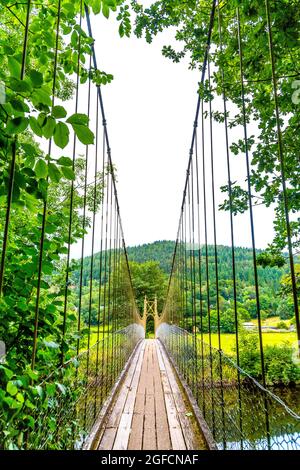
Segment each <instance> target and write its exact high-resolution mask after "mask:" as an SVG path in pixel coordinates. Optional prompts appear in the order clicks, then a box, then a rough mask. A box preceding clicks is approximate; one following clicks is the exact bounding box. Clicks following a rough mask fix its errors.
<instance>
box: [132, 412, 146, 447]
mask: <svg viewBox="0 0 300 470" xmlns="http://www.w3.org/2000/svg"><path fill="white" fill-rule="evenodd" d="M143 430H144V413H142V414H140V413H134V415H133V418H132V428H131V432H130V436H129V442H128V450H142V446H143Z"/></svg>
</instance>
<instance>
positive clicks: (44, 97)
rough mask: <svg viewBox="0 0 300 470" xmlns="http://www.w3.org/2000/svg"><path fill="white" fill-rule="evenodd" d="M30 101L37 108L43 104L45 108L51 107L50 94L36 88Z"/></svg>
mask: <svg viewBox="0 0 300 470" xmlns="http://www.w3.org/2000/svg"><path fill="white" fill-rule="evenodd" d="M31 99H32V103H33V105H34V106H38V105H39V104H44V105H46V106H51V105H52V100H51V96H50V94H49V93H47V91H45V90H42V89H41V88H38V89H37V90H35V91H34V92H33V93H32V95H31Z"/></svg>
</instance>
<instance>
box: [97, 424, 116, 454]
mask: <svg viewBox="0 0 300 470" xmlns="http://www.w3.org/2000/svg"><path fill="white" fill-rule="evenodd" d="M115 435H116V429H115V428H106V429H105V431H104V434H103V436H102V439H101V442H100V444H99V447H98V450H112V447H113V443H114V440H115Z"/></svg>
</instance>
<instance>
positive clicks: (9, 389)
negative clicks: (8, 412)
mask: <svg viewBox="0 0 300 470" xmlns="http://www.w3.org/2000/svg"><path fill="white" fill-rule="evenodd" d="M6 391H7V392H8V393H9V394H10V395H11V396H12V397H13V396H14V395H16V394H17V393H18V388H17V387H16V386H15V384H14V383H13V382H11V381H10V382H8V383H7V385H6Z"/></svg>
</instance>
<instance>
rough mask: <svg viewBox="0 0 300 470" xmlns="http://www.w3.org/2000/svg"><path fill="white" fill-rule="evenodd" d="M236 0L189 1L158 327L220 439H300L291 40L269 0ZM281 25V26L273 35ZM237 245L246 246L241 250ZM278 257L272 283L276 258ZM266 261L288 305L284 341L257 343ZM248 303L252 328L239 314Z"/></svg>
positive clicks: (292, 444)
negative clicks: (185, 106) (264, 244)
mask: <svg viewBox="0 0 300 470" xmlns="http://www.w3.org/2000/svg"><path fill="white" fill-rule="evenodd" d="M238 3H239V6H238V7H237V5H236V2H230V1H229V2H217V1H215V0H213V1H212V2H211V9H210V15H207V12H206V14H205V13H204V9H203V11H202V10H201V7H199V11H198V12H197V15H199V18H200V19H199V18H198V21H199V24H200V23H201V29H199V31H200V30H201V32H202V33H201V34H202V37H200V33H199V38H198V36H197V41H198V48H197V51H198V54H200V52H202V54H203V56H202V57H203V62H202V63H201V66H200V83H199V92H198V99H197V107H196V115H195V120H194V123H193V131H192V140H191V146H190V149H189V157H188V166H187V172H186V180H185V185H184V191H183V198H182V205H181V209H180V217H179V224H178V232H177V238H176V245H175V250H174V256H173V263H172V272H171V276H170V280H169V287H168V294H167V298H166V302H165V306H164V310H163V313H162V317H161V319H160V322H161V323H162V324H161V326H160V327H159V328H158V332H157V334H158V337H159V338H160V339H161V341H162V342H163V343H164V345H165V346H166V348H167V350H168V351H169V352H170V354H171V356H172V357H173V359H174V362H175V364H176V365H177V367H178V369H179V371H180V372H181V373H182V375H183V377H184V379H185V380H186V382H187V383H188V384H189V386H190V387H191V389H192V391H193V394H194V397H195V398H196V399H197V401H198V405H199V408H200V410H201V411H202V413H203V415H204V416H205V419H206V421H207V424H208V426H209V428H210V430H211V432H212V434H213V435H214V437H215V439H216V441H217V443H218V445H219V446H220V447H221V448H226V449H229V448H245V449H248V448H249V449H250V448H264V449H272V448H296V447H297V448H299V445H300V443H299V416H298V415H299V411H298V410H299V408H298V400H299V399H297V398H296V394H297V392H293V388H292V385H295V384H297V383H298V384H299V380H300V368H299V366H300V362H299V346H300V324H299V288H298V287H297V286H298V274H297V272H298V269H299V251H298V244H299V239H298V235H299V233H297V228H298V232H299V221H298V222H297V221H296V217H295V216H294V214H295V213H296V212H297V210H298V209H299V207H298V209H297V207H296V205H295V204H294V200H295V198H296V199H297V198H298V196H299V191H298V189H297V187H296V186H297V185H295V179H294V175H295V174H297V172H298V170H299V158H298V156H297V152H295V151H293V150H292V149H291V145H290V140H289V135H290V133H292V134H293V133H295V132H296V130H295V128H294V121H295V120H297V119H296V114H295V113H296V112H297V111H296V108H295V107H293V104H292V91H291V90H292V89H293V80H294V78H293V77H294V75H293V63H292V62H293V61H291V62H290V63H289V64H288V63H287V61H286V58H287V57H293V53H294V49H293V46H292V45H291V43H290V42H289V40H288V39H287V37H286V33H285V31H284V28H283V27H282V25H281V24H280V23H278V21H277V20H278V18H279V16H276V9H277V8H279V7H278V5H277V4H276V2H270V1H269V0H265V1H264V2H260V3H259V5H258V4H257V5H256V6H255V7H253V8H252V7H249V5H246V3H245V5H244V2H238ZM254 25H255V27H254ZM253 28H257V29H253ZM254 31H260V32H259V33H258V35H259V37H260V39H259V40H260V41H261V43H260V46H259V51H260V52H259V53H260V58H259V59H258V58H257V60H258V63H259V66H258V67H257V68H256V67H254V66H252V65H253V64H252V63H251V60H250V59H249V58H250V57H252V52H253V51H252V49H251V48H253V45H254V43H255V44H257V41H258V35H257V36H256V37H255V38H254V37H252V33H253V32H254ZM278 31H280V34H282V36H281V39H280V40H278V41H277V42H276V41H275V39H274V37H275V35H276V34H277V33H278ZM203 32H205V34H206V36H205V37H204V35H203ZM295 34H296V33H295ZM254 36H255V33H254ZM195 37H196V36H195ZM250 38H252V41H251V40H250ZM188 48H189V45H188V47H187V49H188ZM196 62H197V60H196ZM284 64H285V66H286V69H285V68H284ZM260 100H262V101H261V102H260ZM264 100H266V106H267V109H268V111H267V112H266V109H265V107H264V106H263V105H262V102H264ZM287 102H288V103H289V104H290V105H289V112H288V111H287V108H285V105H284V103H287ZM289 118H290V120H289ZM278 144H279V145H278ZM275 186H276V190H275ZM271 188H272V189H271ZM273 190H275V192H274V193H272V197H271V198H270V199H268V196H267V195H268V194H269V195H270V192H269V191H271V192H272V191H273ZM275 193H276V194H275ZM271 199H272V203H271ZM271 204H273V206H272V207H273V208H274V207H275V209H274V211H273V212H272V210H271V214H270V205H271ZM274 205H275V206H274ZM262 206H264V207H262ZM259 211H262V212H259ZM298 212H299V211H298ZM272 216H274V221H273V226H274V227H275V229H276V236H275V238H274V241H273V244H272V245H269V246H268V248H267V249H266V250H265V251H264V252H263V250H260V251H259V252H258V250H257V248H256V247H257V245H258V243H257V238H259V240H260V241H261V240H262V239H263V237H264V235H265V230H266V229H267V225H266V224H267V221H268V220H269V218H270V217H272ZM279 227H280V229H279ZM269 229H270V228H269V227H268V230H269ZM271 237H272V229H270V238H271ZM268 241H270V242H271V239H270V240H268ZM260 243H261V242H260ZM237 244H238V246H237ZM240 246H248V247H249V249H250V250H249V249H248V256H245V251H244V249H243V248H240ZM297 253H298V254H297ZM266 266H267V267H266ZM282 266H285V268H284V270H282V271H281V276H283V278H282V279H283V284H284V285H285V287H284V288H281V291H280V287H279V284H280V282H279V279H280V274H279V273H278V270H277V269H278V268H279V267H282ZM265 267H266V270H267V271H268V273H269V276H270V278H272V276H273V272H272V270H273V271H274V275H276V276H277V284H276V288H274V289H273V291H272V294H271V295H274V297H275V296H276V297H277V301H278V302H279V301H283V302H286V303H288V304H289V306H290V310H289V312H290V313H289V316H290V321H291V323H292V324H293V325H295V327H293V326H292V327H291V329H293V332H291V333H290V338H293V340H292V342H293V344H279V342H278V344H277V343H276V344H275V346H269V347H268V346H267V345H266V344H265V343H266V336H265V335H264V331H263V320H264V316H265V315H266V312H265V311H264V308H265V309H266V308H268V309H269V310H268V312H269V314H272V313H273V312H274V303H273V300H276V299H270V302H269V307H265V305H266V304H265V305H264V300H265V297H264V293H265V290H264V287H265V286H266V283H265V282H264V279H265V272H264V269H265ZM276 270H277V271H276ZM279 291H280V292H279ZM246 304H247V305H249V304H251V305H252V309H250V307H247V305H246ZM270 305H271V306H270ZM244 307H245V308H244ZM247 308H248V310H247ZM273 314H274V313H273ZM250 315H251V320H252V322H253V323H252V326H253V327H254V328H253V331H252V332H250V331H247V330H246V326H245V323H247V320H246V318H247V317H248V321H249V316H250ZM277 337H278V338H279V336H276V335H275V336H274V339H275V342H276V339H277ZM229 343H230V344H229ZM272 348H273V349H272ZM277 356H278V357H277ZM276 361H277V363H276ZM272 374H273V375H272ZM274 376H275V377H274ZM253 377H254V378H253ZM287 383H289V384H290V385H291V386H290V388H288V387H287V388H286V390H287V394H286V398H287V399H288V395H289V393H290V394H293V393H294V398H295V399H294V400H289V406H287V405H286V404H285V399H283V400H281V399H280V398H278V397H277V396H276V391H275V394H274V390H273V391H272V389H271V388H270V386H271V385H274V384H277V385H278V384H281V385H283V384H287ZM296 390H297V389H296ZM279 393H280V390H279V389H278V391H277V394H279ZM290 408H292V410H291V409H290ZM294 408H295V409H294ZM251 429H252V431H251Z"/></svg>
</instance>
